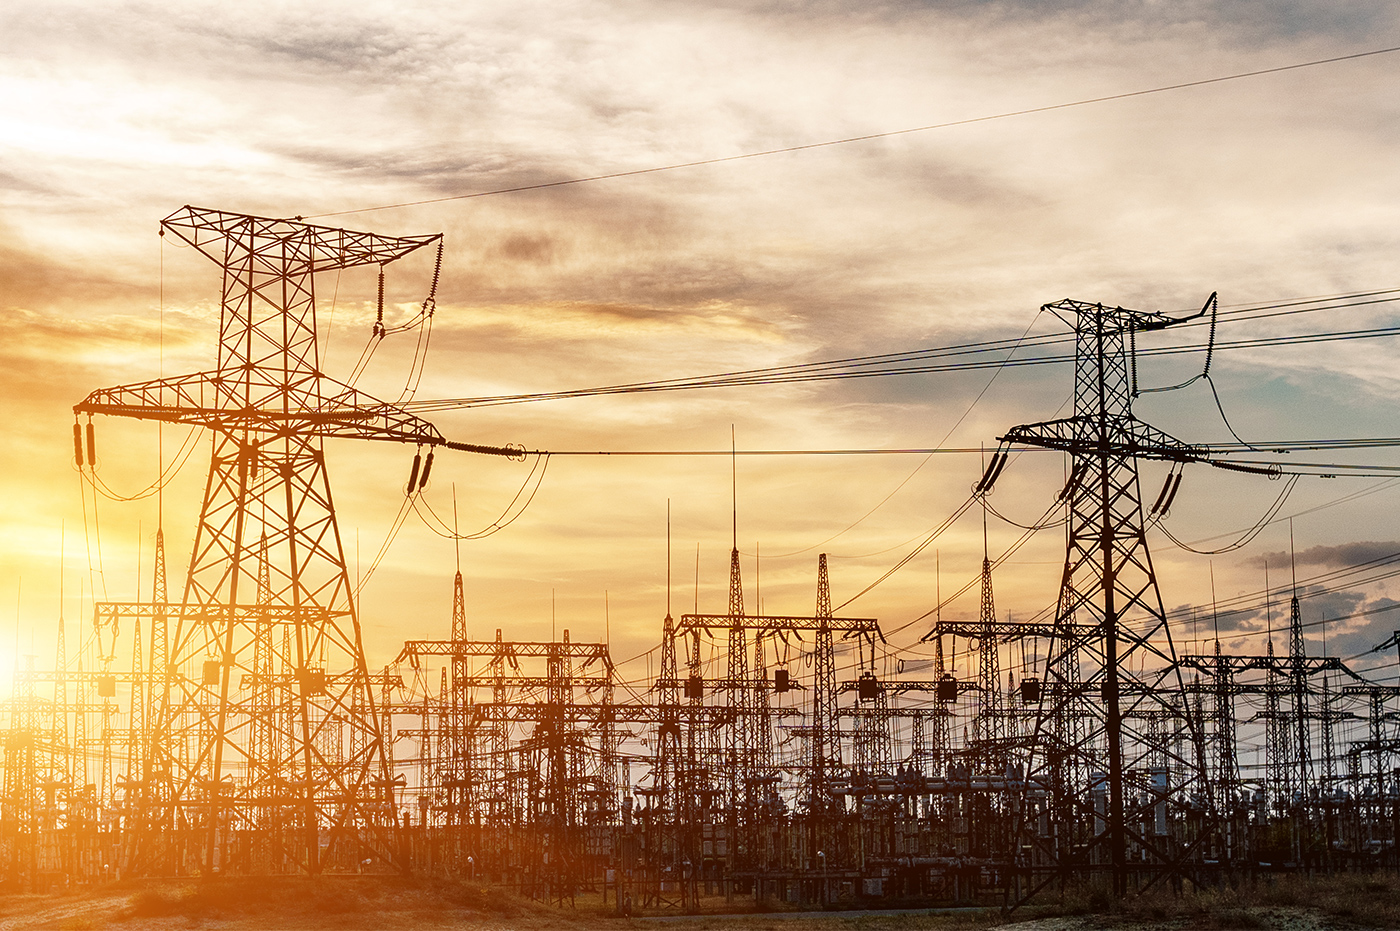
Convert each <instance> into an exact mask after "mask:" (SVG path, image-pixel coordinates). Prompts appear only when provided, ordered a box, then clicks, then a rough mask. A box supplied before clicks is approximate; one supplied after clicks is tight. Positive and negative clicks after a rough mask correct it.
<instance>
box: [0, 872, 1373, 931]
mask: <svg viewBox="0 0 1400 931" xmlns="http://www.w3.org/2000/svg"><path fill="white" fill-rule="evenodd" d="M1090 905H1093V906H1097V908H1091V907H1090ZM1056 912H1058V914H1055V913H1056ZM1066 912H1069V913H1068V914H1066ZM1397 919H1400V879H1396V878H1384V879H1379V880H1378V879H1366V878H1362V877H1350V878H1348V877H1339V878H1336V879H1330V880H1325V881H1318V880H1307V879H1295V878H1289V879H1288V880H1286V881H1285V882H1283V883H1282V884H1277V883H1276V884H1271V885H1269V886H1267V887H1259V888H1250V889H1244V890H1239V889H1236V890H1229V891H1227V892H1225V893H1218V892H1213V893H1209V894H1202V895H1198V896H1177V897H1168V898H1154V899H1137V900H1134V901H1132V902H1123V903H1109V904H1107V905H1105V903H1103V902H1093V903H1080V904H1076V903H1075V902H1074V901H1072V900H1069V901H1065V902H1062V903H1060V904H1058V905H1055V906H1050V907H1046V908H1044V909H1040V910H1039V915H1037V913H1036V911H1034V910H1023V911H1019V912H1017V913H1015V915H1013V916H1011V917H1010V918H1008V917H1004V916H1002V915H1001V914H999V913H998V912H996V911H978V910H971V909H956V910H942V911H903V912H892V911H869V912H859V911H852V912H832V913H826V914H813V913H811V912H804V913H800V914H788V913H781V912H778V913H765V914H749V915H702V916H677V915H661V916H654V917H641V918H618V917H614V916H613V915H611V914H610V913H609V912H608V911H607V910H606V909H604V908H603V906H602V903H601V902H600V901H599V900H598V899H597V898H596V897H594V898H591V899H590V898H587V897H580V898H579V899H578V900H577V902H576V904H575V906H574V907H572V908H568V907H566V908H562V909H560V908H554V907H550V906H546V905H543V904H541V903H538V902H532V901H529V900H527V899H522V898H519V897H517V896H513V895H511V894H510V893H506V892H502V891H500V890H496V889H489V888H481V887H477V886H471V885H467V884H462V883H453V882H446V881H434V880H426V879H424V880H404V879H397V878H370V877H344V878H329V877H328V878H323V879H314V880H313V879H305V878H276V879H229V880H217V881H213V882H202V883H201V882H198V881H188V882H176V881H163V882H127V883H117V884H113V885H109V886H105V887H103V888H100V889H97V890H92V891H87V892H82V893H73V894H59V895H18V894H12V895H0V931H11V929H13V931H31V929H33V931H39V929H43V931H87V929H96V928H114V929H120V931H177V929H178V931H187V929H200V931H253V929H256V931H276V929H286V931H357V929H366V931H368V929H383V931H399V929H418V928H426V929H438V928H464V929H471V931H547V929H559V931H702V929H709V928H717V929H724V931H906V929H907V931H1226V929H1235V928H1238V929H1272V931H1351V929H1359V928H1400V920H1397Z"/></svg>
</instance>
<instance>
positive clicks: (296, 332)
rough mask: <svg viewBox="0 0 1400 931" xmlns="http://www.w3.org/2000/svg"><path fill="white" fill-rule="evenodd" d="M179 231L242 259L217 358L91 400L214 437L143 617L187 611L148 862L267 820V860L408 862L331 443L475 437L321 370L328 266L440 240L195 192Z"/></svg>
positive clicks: (162, 687)
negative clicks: (204, 473) (181, 545)
mask: <svg viewBox="0 0 1400 931" xmlns="http://www.w3.org/2000/svg"><path fill="white" fill-rule="evenodd" d="M161 234H162V235H166V234H170V235H173V236H175V237H177V238H179V239H181V240H183V241H185V242H187V243H189V244H190V245H191V246H193V247H194V248H195V249H197V250H198V251H199V252H200V253H202V254H203V255H205V256H206V257H208V258H209V259H210V260H212V261H213V262H214V263H215V264H216V265H218V266H219V268H220V269H222V271H223V285H222V312H221V316H220V324H219V347H218V364H217V367H216V368H215V369H214V370H213V371H208V372H198V373H195V374H192V375H185V376H179V377H174V378H163V379H158V380H155V381H147V382H142V383H138V384H131V385H124V386H120V387H116V388H108V389H104V390H100V391H96V392H93V393H92V394H90V395H89V396H88V397H87V398H86V399H84V401H83V402H82V403H80V404H78V405H76V406H75V408H74V411H75V413H78V414H88V415H89V416H91V415H93V414H113V415H118V416H125V417H136V418H142V419H149V420H160V421H166V422H172V423H187V424H192V425H198V426H203V427H207V428H208V429H209V430H210V431H211V432H212V433H213V455H212V459H211V462H210V467H209V477H208V481H207V483H206V486H205V492H204V498H203V505H202V507H201V509H200V517H199V524H198V528H197V531H196V534H195V541H194V548H193V552H192V554H191V557H190V565H189V572H188V575H187V576H186V579H185V586H184V593H183V595H182V596H181V598H180V602H179V604H178V605H172V606H170V608H169V609H166V608H165V607H164V606H163V605H150V606H147V608H148V610H143V611H140V612H139V613H140V614H143V615H145V616H148V617H151V618H152V619H153V620H156V619H157V618H158V617H159V616H160V615H168V617H169V619H170V620H171V621H172V622H173V623H172V625H171V626H172V628H173V629H172V630H171V631H170V634H169V639H168V653H167V648H166V647H165V646H164V645H163V644H162V648H161V649H160V650H158V651H155V652H156V653H157V654H158V655H157V657H156V658H155V659H156V661H157V662H158V661H159V659H160V658H161V657H160V656H159V654H166V656H165V657H164V658H166V659H167V660H168V661H167V662H165V663H164V664H163V668H153V670H152V672H153V674H154V675H155V676H156V677H157V679H158V682H157V683H156V684H155V688H156V691H157V694H156V696H155V697H154V699H153V705H154V706H155V708H154V718H153V720H152V721H151V722H150V727H149V732H150V736H151V739H150V742H149V746H148V748H147V749H146V752H145V753H143V757H144V764H145V779H144V782H145V783H146V784H147V793H146V798H147V799H149V800H150V802H149V805H150V806H151V807H153V808H154V809H155V810H153V811H150V812H149V813H148V815H147V817H145V818H143V819H141V820H143V821H145V822H146V823H147V824H148V825H150V827H151V828H152V829H151V830H148V831H147V834H146V838H145V839H144V840H142V841H141V842H140V846H141V847H142V848H144V849H143V850H142V852H141V854H140V855H138V857H137V859H136V863H138V864H140V865H139V866H137V867H136V868H137V869H141V870H145V871H152V872H164V871H170V870H173V871H176V872H183V871H186V870H193V869H201V870H212V869H218V868H220V866H221V865H223V864H221V862H220V861H221V860H222V859H223V858H224V857H225V856H226V855H227V854H226V853H225V845H224V839H225V838H226V837H227V836H228V835H229V832H232V831H237V830H239V829H240V828H251V827H254V826H256V827H260V828H266V827H268V826H269V825H268V822H276V829H275V830H272V831H266V830H264V831H261V832H260V833H259V836H261V837H274V838H277V840H276V841H274V842H272V843H271V844H270V845H269V846H264V848H263V849H260V850H257V851H252V852H248V851H245V852H243V855H244V856H249V857H251V858H252V859H253V860H254V861H256V863H255V865H254V866H253V868H254V869H263V870H271V871H282V870H285V869H294V870H301V871H305V872H311V873H315V872H318V871H320V870H321V869H322V868H323V867H324V866H326V865H330V866H331V867H335V866H348V865H353V864H358V863H359V862H360V861H361V859H363V858H364V857H365V856H366V855H367V854H368V856H370V857H371V858H377V859H380V860H392V859H393V857H394V854H393V852H392V851H393V847H392V845H390V844H388V843H387V842H386V840H385V839H384V837H383V831H384V829H385V828H386V827H387V826H388V825H390V824H392V820H393V813H392V801H393V799H392V797H391V792H392V781H391V780H390V778H389V772H388V769H387V766H386V763H385V751H384V743H383V735H382V734H381V733H380V721H379V715H378V714H377V713H376V711H375V697H374V694H373V690H372V688H371V683H370V678H369V674H368V671H367V670H366V667H365V659H364V651H363V648H362V645H361V638H360V625H359V620H358V618H357V616H356V610H355V604H354V599H353V592H352V589H351V586H350V580H349V577H348V575H347V573H346V564H345V555H344V551H343V548H342V545H341V539H340V533H339V530H338V528H337V525H336V516H335V506H334V501H333V499H332V497H331V490H330V482H329V479H328V476H327V472H326V462H325V456H324V454H323V451H322V441H323V439H324V438H325V437H328V436H329V437H351V438H359V439H374V440H388V441H394V442H409V443H415V444H420V445H427V446H429V447H430V448H431V447H434V446H454V447H457V446H460V444H449V443H447V441H446V440H445V439H444V438H443V437H442V436H441V434H439V433H438V431H437V430H436V429H435V428H434V427H433V426H432V424H430V423H428V422H426V421H424V420H421V419H420V418H417V417H415V416H413V415H411V414H407V413H404V412H403V411H400V410H398V409H397V408H395V407H394V406H393V405H390V404H385V403H384V402H382V401H379V400H377V399H375V398H372V397H370V396H369V395H367V394H365V393H364V392H361V391H358V390H356V389H355V388H353V387H351V386H349V385H347V384H344V383H341V382H337V381H335V380H334V379H332V378H330V377H328V376H327V375H326V374H325V373H324V372H323V371H322V368H321V357H320V350H319V347H318V343H317V330H316V297H315V293H316V292H315V283H316V280H315V276H316V274H317V273H318V272H325V271H333V270H337V269H344V268H352V267H355V266H362V265H376V264H377V265H379V266H381V267H382V266H384V265H385V264H387V263H390V262H393V261H395V260H397V259H400V258H402V257H404V256H406V255H408V254H410V253H412V252H414V251H416V250H418V249H422V248H424V247H425V246H428V245H431V244H433V243H439V242H440V240H441V237H440V235H432V236H413V237H390V236H380V235H377V234H374V233H361V232H352V231H349V230H341V229H332V228H329V227H324V226H316V225H313V224H309V223H303V222H300V221H294V220H281V219H272V218H267V217H256V216H248V215H245V214H238V213H229V212H226V211H221V210H208V209H202V208H196V207H184V208H182V209H180V210H178V211H176V212H175V213H173V214H171V215H170V216H169V217H167V218H165V220H163V221H162V222H161ZM496 451H498V452H504V451H503V450H496ZM162 620H163V619H162ZM160 627H161V628H162V629H161V634H162V635H164V630H163V628H164V624H163V623H161V624H160ZM176 836H178V837H179V838H181V839H180V840H178V841H175V838H176ZM195 838H197V841H196V840H195ZM323 839H324V842H323ZM172 843H174V845H175V847H178V848H179V849H174V848H172Z"/></svg>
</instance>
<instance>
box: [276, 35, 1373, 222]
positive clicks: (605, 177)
mask: <svg viewBox="0 0 1400 931" xmlns="http://www.w3.org/2000/svg"><path fill="white" fill-rule="evenodd" d="M1391 52H1400V46H1393V47H1391V48H1380V49H1372V50H1370V51H1367V52H1354V53H1352V54H1350V55H1338V56H1336V57H1334V58H1319V59H1315V60H1313V61H1303V62H1296V63H1294V64H1291V65H1280V66H1278V67H1275V68H1261V69H1259V70H1256V71H1241V72H1237V73H1235V74H1225V75H1220V76H1218V77H1213V78H1202V79H1200V80H1197V81H1183V82H1180V83H1177V84H1165V85H1162V86H1160V87H1149V88H1146V89H1144V90H1136V91H1126V92H1123V93H1120V94H1108V95H1106V96H1103V97H1086V98H1084V99H1082V100H1072V101H1069V102H1067V103H1056V104H1049V105H1047V106H1043V107H1028V108H1026V109H1022V110H1009V111H1006V112H1004V113H993V114H990V115H987V116H974V117H968V118H967V119H961V120H948V121H946V122H942V123H930V124H928V125H925V126H912V127H908V128H906V129H891V130H886V131H884V132H878V133H866V134H865V135H861V136H847V137H846V138H844V139H828V140H825V141H823V142H808V143H804V144H801V145H791V146H783V147H782V148H777V149H764V150H763V151H760V152H745V153H743V154H741V155H723V156H719V157H716V158H702V159H696V160H694V161H689V162H677V163H675V164H671V165H654V166H652V167H650V168H633V169H629V170H627V171H613V172H608V173H606V174H599V175H590V176H588V177H584V178H568V179H565V180H561V181H541V182H539V183H537V184H522V185H517V186H515V187H508V188H497V189H495V190H491V191H473V192H471V193H468V194H448V195H446V196H444V197H429V198H424V199H422V200H410V201H401V202H399V203H395V204H380V205H378V206H374V207H357V208H355V209H353V210H336V211H331V212H328V213H313V214H309V215H307V216H306V217H305V218H303V217H297V218H296V219H298V220H301V219H317V218H321V217H340V216H345V215H346V214H351V213H369V212H371V211H375V210H392V209H395V208H399V207H421V206H423V205H425V204H441V203H447V202H449V201H454V200H470V199H473V198H477V197H494V196H496V195H498V194H519V193H523V192H525V191H540V190H544V189H546V188H556V187H565V186H568V185H574V184H589V183H592V182H595V181H610V180H614V179H617V178H630V177H635V176H637V175H650V174H656V173H658V172H663V171H679V170H681V169H683V168H699V167H702V166H704V165H720V164H724V163H726V162H737V161H744V160H746V159H752V158H764V157H766V156H769V155H784V154H787V153H791V152H804V151H807V150H809V149H824V148H830V147H832V146H838V145H850V144H852V143H856V142H869V141H871V140H874V139H888V138H890V137H893V136H904V135H909V134H911V133H922V132H929V131H931V130H935V129H950V128H952V127H955V126H969V125H972V124H974V123H988V122H991V121H993V120H1005V119H1010V118H1011V117H1016V116H1030V115H1032V114H1036V113H1049V112H1052V111H1054V110H1068V109H1071V108H1073V107H1083V106H1088V105H1089V104H1095V103H1107V102H1109V101H1113V100H1127V99H1129V98H1132V97H1146V96H1148V95H1150V94H1162V93H1166V92H1167V91H1176V90H1185V89H1187V88H1192V87H1204V86H1206V85H1208V84H1221V83H1224V82H1226V81H1238V80H1241V79H1243V78H1255V77H1260V76H1263V75H1267V74H1279V73H1281V72H1284V71H1297V70H1299V69H1300V68H1315V67H1317V66H1319V65H1331V64H1336V63H1338V62H1343V61H1355V60H1356V59H1359V58H1369V57H1372V56H1374V55H1388V54H1390V53H1391Z"/></svg>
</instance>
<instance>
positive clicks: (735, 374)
mask: <svg viewBox="0 0 1400 931" xmlns="http://www.w3.org/2000/svg"><path fill="white" fill-rule="evenodd" d="M1361 298H1367V300H1361ZM1396 301H1400V289H1388V290H1385V291H1365V292H1357V293H1355V294H1351V295H1340V296H1337V297H1330V298H1324V299H1318V300H1314V301H1309V302H1300V301H1297V300H1289V301H1286V302H1280V303H1272V304H1262V305H1254V306H1248V307H1243V308H1238V309H1235V310H1232V311H1229V312H1227V313H1222V314H1221V315H1220V316H1221V317H1228V318H1229V321H1230V322H1242V321H1246V320H1248V321H1256V320H1260V319H1267V318H1271V317H1276V316H1285V315H1288V316H1291V315H1294V314H1299V313H1317V312H1321V311H1335V310H1342V309H1346V308H1352V307H1369V306H1371V305H1374V304H1380V303H1394V302H1396ZM1307 303H1311V304H1312V306H1306V307H1301V306H1299V305H1300V304H1307ZM1201 325H1205V324H1204V323H1201V322H1193V323H1187V324H1183V325H1182V327H1181V328H1180V329H1186V328H1189V327H1191V326H1201ZM1396 335H1400V324H1397V325H1391V326H1383V327H1368V328H1361V329H1352V330H1332V331H1324V332H1315V333H1298V334H1286V335H1279V336H1262V337H1254V338H1250V339H1235V340H1217V341H1216V342H1215V344H1214V347H1215V350H1216V351H1227V350H1241V349H1263V348H1270V347H1276V346H1292V345H1300V344H1306V343H1323V342H1338V341H1348V340H1353V339H1376V338H1382V337H1390V336H1396ZM1073 339H1074V335H1073V334H1064V333H1051V334H1045V335H1042V336H1037V337H1032V338H1029V339H1011V338H1003V339H993V340H982V341H978V342H970V343H958V344H954V345H951V346H941V347H932V348H929V349H915V350H904V351H900V352H889V353H879V354H876V355H869V356H851V357H847V358H841V359H828V360H823V361H818V362H801V363H793V364H789V365H780V366H772V367H769V368H761V369H744V370H738V371H731V372H720V373H717V374H713V375H699V376H683V377H677V378H666V379H654V380H650V381H638V382H627V383H623V384H616V385H603V386H599V387H593V388H575V389H565V390H562V391H540V392H529V393H521V394H507V395H495V396H484V397H473V398H442V399H436V400H423V401H412V402H407V403H405V404H402V405H399V407H400V408H401V409H403V410H411V411H414V412H417V413H426V412H429V411H443V410H462V409H468V408H478V407H496V406H501V405H506V404H525V403H533V402H536V401H555V400H566V399H571V398H584V397H598V396H604V395H616V394H640V393H651V392H659V391H689V390H695V389H699V388H726V387H741V386H752V385H776V384H793V383H801V382H815V381H842V380H846V379H852V378H883V377H891V376H896V375H913V374H942V373H950V372H968V371H981V370H986V369H1002V368H1012V367H1022V366H1032V365H1057V364H1064V363H1068V362H1073V361H1074V356H1073V354H1072V353H1054V352H1052V353H1041V354H1039V355H1027V356H1019V357H1011V356H1010V353H1011V351H1012V350H1013V349H1018V348H1031V349H1035V348H1046V347H1056V346H1062V345H1065V344H1068V343H1071V342H1072V341H1073ZM1204 348H1205V346H1204V344H1201V343H1181V344H1176V345H1167V346H1156V347H1148V348H1139V350H1138V352H1137V355H1138V356H1139V357H1144V358H1145V357H1153V356H1172V355H1181V354H1185V353H1193V352H1200V351H1202V350H1203V349H1204Z"/></svg>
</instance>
